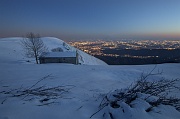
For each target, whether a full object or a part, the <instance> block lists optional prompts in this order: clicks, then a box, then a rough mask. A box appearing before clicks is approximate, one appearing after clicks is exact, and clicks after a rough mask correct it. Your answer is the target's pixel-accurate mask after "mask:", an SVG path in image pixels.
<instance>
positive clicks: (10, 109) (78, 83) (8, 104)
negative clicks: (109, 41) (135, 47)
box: [0, 38, 180, 119]
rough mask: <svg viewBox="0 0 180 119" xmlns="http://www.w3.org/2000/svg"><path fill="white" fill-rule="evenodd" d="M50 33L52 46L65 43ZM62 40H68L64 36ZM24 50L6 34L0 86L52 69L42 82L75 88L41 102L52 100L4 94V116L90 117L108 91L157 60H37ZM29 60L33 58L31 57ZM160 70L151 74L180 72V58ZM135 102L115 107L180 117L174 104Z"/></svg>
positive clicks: (135, 114) (131, 118)
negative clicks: (127, 62)
mask: <svg viewBox="0 0 180 119" xmlns="http://www.w3.org/2000/svg"><path fill="white" fill-rule="evenodd" d="M44 39H45V40H44V41H45V43H46V44H49V45H48V46H49V47H48V48H49V49H53V48H57V47H59V45H58V44H57V43H59V42H58V40H57V39H56V38H51V39H52V40H55V42H57V43H55V42H51V41H50V40H49V39H50V38H44ZM56 40H57V41H56ZM59 44H62V45H63V43H62V42H61V43H59ZM65 47H66V48H65ZM65 47H64V49H63V50H66V51H67V52H68V50H67V49H69V48H68V47H69V46H65ZM71 50H73V48H72V49H71ZM22 51H23V50H22V49H21V47H20V46H19V41H18V40H17V38H9V39H0V92H1V91H10V90H12V89H17V88H20V87H24V88H26V87H31V86H32V85H34V84H35V83H36V82H37V81H39V80H40V79H41V78H42V77H44V76H47V75H50V77H49V78H46V79H45V80H43V81H41V82H39V83H38V84H37V85H36V87H38V86H48V87H55V86H73V88H71V89H70V90H69V92H68V93H65V94H63V95H62V98H59V99H57V100H51V99H50V100H48V101H47V103H48V102H49V103H50V102H51V101H55V102H56V103H53V104H50V105H44V106H40V105H43V104H45V103H46V102H41V101H40V100H41V99H42V98H43V97H34V98H33V99H32V100H30V101H26V99H27V98H25V99H23V97H16V98H14V97H7V95H4V94H0V103H2V102H3V104H0V119H50V118H51V119H89V118H90V116H91V115H92V114H93V113H95V112H96V111H98V106H99V104H100V102H101V101H102V98H103V97H104V96H105V95H106V94H107V93H109V92H113V91H114V90H116V89H121V88H126V87H127V86H129V85H130V84H131V83H132V82H133V81H135V80H137V79H139V78H140V75H141V74H142V73H143V72H144V73H149V72H150V71H151V70H152V69H153V68H154V66H155V65H133V66H130V65H129V66H127V65H119V66H109V65H72V64H71V65H70V64H40V65H37V64H35V63H34V59H29V58H25V57H24V56H23V55H22ZM79 52H82V51H79ZM83 56H85V55H83ZM86 58H87V57H85V58H84V59H86ZM87 59H91V58H90V57H89V58H87ZM27 60H29V61H30V62H26V61H27ZM95 61H97V59H96V60H95ZM98 61H99V60H98ZM87 62H89V64H92V63H93V62H92V61H91V63H90V60H88V61H87ZM87 62H86V63H87ZM101 63H102V62H101ZM102 64H103V63H102ZM158 70H163V74H162V75H155V76H151V77H150V80H158V79H160V78H161V77H165V78H166V79H175V78H180V64H178V63H177V64H160V65H157V68H156V69H155V70H154V72H158ZM177 85H180V84H177ZM172 95H177V96H179V97H180V94H179V92H176V91H175V92H172ZM134 103H135V104H136V106H135V107H134V108H131V107H129V106H128V105H126V104H125V103H122V104H121V106H123V108H124V109H125V110H124V112H125V113H122V111H119V110H120V109H119V108H118V109H117V110H114V111H113V112H112V113H113V114H114V115H116V116H115V117H116V118H115V119H179V118H180V112H178V111H176V110H175V108H174V107H171V106H165V105H160V106H158V107H157V108H155V109H154V111H152V112H145V108H146V107H147V106H148V104H147V103H146V102H145V101H143V100H141V99H139V100H136V101H135V102H134ZM110 108H111V107H109V109H110ZM103 111H108V110H103ZM102 115H103V112H102V111H100V112H99V113H97V114H96V115H94V116H93V117H92V119H102ZM107 119H108V118H107ZM109 119H110V118H109Z"/></svg>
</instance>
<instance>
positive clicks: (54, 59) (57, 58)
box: [39, 52, 78, 64]
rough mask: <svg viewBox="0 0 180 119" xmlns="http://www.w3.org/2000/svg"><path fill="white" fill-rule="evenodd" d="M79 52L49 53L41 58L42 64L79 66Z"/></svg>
mask: <svg viewBox="0 0 180 119" xmlns="http://www.w3.org/2000/svg"><path fill="white" fill-rule="evenodd" d="M77 57H78V56H77V52H47V53H43V54H42V55H41V56H40V57H39V61H40V64H44V63H70V64H78V59H77Z"/></svg>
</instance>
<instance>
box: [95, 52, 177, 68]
mask: <svg viewBox="0 0 180 119" xmlns="http://www.w3.org/2000/svg"><path fill="white" fill-rule="evenodd" d="M102 52H103V53H105V54H117V55H119V56H118V57H111V56H95V57H97V58H99V59H101V60H103V61H105V62H106V63H108V64H110V65H141V64H160V63H180V49H175V50H166V49H140V50H133V49H128V50H126V49H105V50H103V51H102Z"/></svg>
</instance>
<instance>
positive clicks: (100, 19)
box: [0, 0, 180, 40]
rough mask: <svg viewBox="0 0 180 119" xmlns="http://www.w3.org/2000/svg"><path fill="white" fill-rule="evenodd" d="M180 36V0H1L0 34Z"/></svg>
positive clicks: (79, 36) (78, 37)
mask: <svg viewBox="0 0 180 119" xmlns="http://www.w3.org/2000/svg"><path fill="white" fill-rule="evenodd" d="M28 32H34V33H39V34H40V35H41V36H54V37H58V38H61V39H63V40H73V39H75V40H82V39H109V40H113V39H139V40H142V39H149V40H154V39H156V40H159V39H179V40H180V0H0V37H14V36H23V35H25V34H26V33H28Z"/></svg>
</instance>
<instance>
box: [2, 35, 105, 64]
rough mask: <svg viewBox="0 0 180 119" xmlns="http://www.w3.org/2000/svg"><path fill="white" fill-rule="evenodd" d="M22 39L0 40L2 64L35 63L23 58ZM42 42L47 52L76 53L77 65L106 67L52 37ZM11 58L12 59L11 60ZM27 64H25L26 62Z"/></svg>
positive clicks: (101, 62) (99, 61)
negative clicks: (7, 62) (55, 50)
mask: <svg viewBox="0 0 180 119" xmlns="http://www.w3.org/2000/svg"><path fill="white" fill-rule="evenodd" d="M22 39H23V38H21V37H14V38H1V39H0V51H1V52H0V55H1V56H3V57H4V58H3V59H0V60H3V62H6V61H8V60H9V61H11V62H12V63H13V62H19V63H25V62H26V61H30V63H31V62H33V63H34V62H35V61H34V59H33V58H27V57H25V56H24V52H23V49H22V47H21V45H20V41H21V40H22ZM41 39H42V40H43V42H44V44H45V45H46V46H47V48H48V50H49V52H51V51H52V50H53V49H57V48H61V49H62V50H63V52H71V51H76V50H77V52H78V54H79V58H78V59H79V63H81V64H83V65H107V64H106V63H105V62H103V61H101V60H99V59H97V58H95V57H93V56H91V55H88V54H86V53H85V52H83V51H81V50H78V49H76V48H74V47H72V46H70V45H68V44H67V43H65V42H64V41H62V40H60V39H58V38H53V37H43V38H41ZM12 57H13V58H12ZM26 63H27V62H26Z"/></svg>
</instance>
